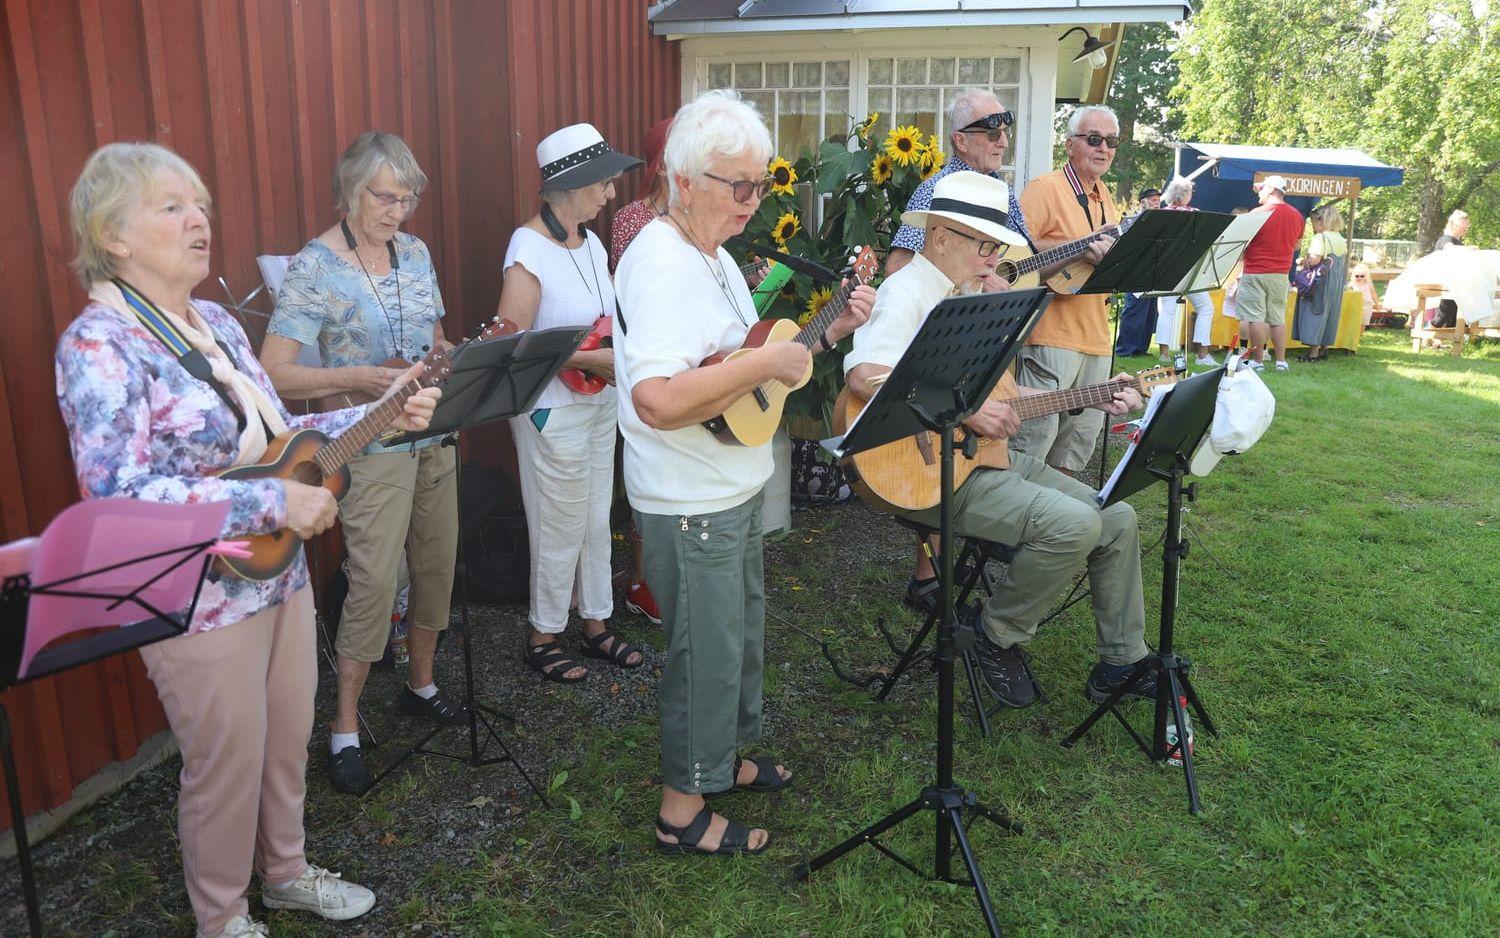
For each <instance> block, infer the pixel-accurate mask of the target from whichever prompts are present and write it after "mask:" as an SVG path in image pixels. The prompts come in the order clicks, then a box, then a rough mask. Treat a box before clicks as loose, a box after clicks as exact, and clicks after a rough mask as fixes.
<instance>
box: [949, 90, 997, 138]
mask: <svg viewBox="0 0 1500 938" xmlns="http://www.w3.org/2000/svg"><path fill="white" fill-rule="evenodd" d="M999 103H1000V99H999V98H997V97H995V93H994V92H993V91H990V90H988V89H986V88H965V89H964V90H963V91H960V92H959V93H958V97H956V98H954V99H953V103H952V104H950V105H948V133H950V134H952V133H957V132H958V131H960V130H963V129H964V128H965V127H967V126H969V125H970V124H972V123H974V115H975V113H976V112H978V110H979V106H980V105H981V104H999Z"/></svg>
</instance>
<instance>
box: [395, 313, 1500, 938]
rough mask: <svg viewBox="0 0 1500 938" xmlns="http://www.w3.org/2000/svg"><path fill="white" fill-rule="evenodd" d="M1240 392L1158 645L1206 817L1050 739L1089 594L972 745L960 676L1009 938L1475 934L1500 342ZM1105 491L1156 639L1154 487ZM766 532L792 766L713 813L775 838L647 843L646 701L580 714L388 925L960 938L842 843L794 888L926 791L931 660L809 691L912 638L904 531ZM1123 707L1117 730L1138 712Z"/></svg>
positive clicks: (975, 926) (1486, 751)
mask: <svg viewBox="0 0 1500 938" xmlns="http://www.w3.org/2000/svg"><path fill="white" fill-rule="evenodd" d="M1152 363H1154V357H1153V358H1152V359H1151V360H1150V361H1149V362H1148V361H1147V360H1146V359H1138V360H1133V361H1127V362H1125V363H1124V365H1123V367H1128V368H1140V367H1145V366H1146V365H1147V364H1152ZM1266 382H1267V384H1268V385H1269V386H1270V387H1271V389H1272V390H1273V392H1274V393H1275V394H1276V396H1277V416H1276V421H1275V423H1274V425H1273V426H1272V428H1271V430H1270V431H1269V433H1268V434H1267V435H1266V437H1265V438H1264V439H1263V440H1262V441H1261V442H1260V443H1259V445H1257V446H1256V447H1255V448H1254V449H1253V450H1252V451H1251V452H1249V453H1247V454H1245V455H1243V456H1240V457H1236V458H1232V459H1227V460H1225V461H1224V462H1223V463H1222V464H1221V466H1220V468H1219V469H1218V470H1217V471H1215V472H1214V474H1213V475H1212V476H1210V477H1209V478H1207V479H1204V480H1201V481H1200V483H1199V486H1198V488H1199V497H1198V500H1197V502H1196V504H1193V505H1191V506H1190V509H1191V510H1190V513H1189V514H1188V516H1187V533H1188V535H1189V537H1190V540H1191V542H1192V548H1191V552H1190V554H1189V556H1188V558H1187V560H1186V562H1185V565H1184V567H1183V574H1182V601H1181V609H1180V613H1179V617H1178V648H1179V650H1180V651H1182V652H1183V653H1185V654H1187V655H1189V656H1190V657H1191V658H1192V659H1193V661H1194V669H1193V675H1194V679H1195V684H1196V686H1197V688H1198V690H1199V692H1200V693H1201V694H1202V696H1203V697H1204V700H1205V702H1206V704H1207V706H1208V708H1209V710H1210V713H1211V714H1212V716H1213V717H1214V718H1215V720H1216V722H1217V723H1218V724H1219V726H1220V727H1221V729H1222V731H1223V734H1224V735H1223V736H1222V737H1221V738H1219V739H1213V738H1209V737H1208V736H1207V734H1206V733H1204V732H1202V729H1201V727H1200V728H1199V732H1198V734H1197V749H1196V754H1197V758H1198V777H1199V783H1200V786H1201V789H1202V795H1203V801H1204V806H1205V811H1204V813H1203V814H1202V815H1201V816H1199V817H1191V816H1189V815H1188V813H1187V811H1186V798H1185V794H1184V791H1183V785H1182V779H1181V773H1180V772H1178V771H1176V770H1170V769H1166V768H1163V767H1159V766H1156V765H1153V764H1151V763H1149V762H1147V761H1146V760H1145V758H1144V757H1143V756H1142V755H1141V754H1140V753H1139V752H1138V750H1136V748H1135V747H1134V745H1133V744H1132V743H1131V742H1130V741H1129V739H1128V738H1127V737H1126V736H1125V735H1124V734H1123V732H1122V731H1121V730H1120V729H1119V727H1117V726H1115V725H1114V724H1113V722H1112V721H1106V722H1104V723H1101V724H1100V725H1099V726H1097V727H1096V728H1095V730H1094V731H1093V732H1092V733H1091V734H1090V735H1089V736H1088V737H1087V738H1086V740H1085V741H1084V742H1083V743H1081V744H1080V745H1079V746H1078V747H1076V748H1074V749H1071V750H1069V749H1063V748H1061V747H1060V746H1059V745H1058V743H1059V740H1060V739H1061V737H1062V736H1063V735H1064V734H1065V733H1066V732H1067V730H1068V729H1070V728H1071V727H1072V726H1074V725H1076V724H1077V723H1078V722H1079V721H1081V720H1082V719H1083V718H1084V716H1085V715H1086V714H1087V713H1088V711H1089V705H1088V704H1087V702H1086V701H1085V700H1084V698H1083V695H1082V693H1081V689H1082V683H1083V680H1084V677H1085V675H1086V673H1087V670H1088V668H1089V666H1090V664H1091V662H1092V660H1093V628H1092V621H1091V617H1090V615H1089V612H1088V604H1087V602H1084V603H1080V604H1077V605H1076V606H1074V607H1073V608H1071V609H1070V610H1068V611H1067V612H1066V613H1064V614H1063V615H1061V616H1059V617H1058V618H1057V619H1056V620H1054V621H1053V622H1051V623H1049V624H1048V625H1046V626H1045V627H1044V629H1043V630H1042V632H1041V634H1040V635H1039V637H1038V639H1037V641H1036V642H1035V643H1034V644H1033V646H1032V650H1033V654H1034V662H1035V666H1036V667H1037V669H1038V673H1039V676H1040V677H1041V680H1042V681H1043V683H1044V685H1045V687H1046V688H1047V690H1048V691H1049V693H1050V695H1051V702H1050V703H1048V704H1046V705H1044V706H1040V707H1035V708H1032V709H1030V710H1027V711H1022V712H1003V713H1001V714H1000V715H998V716H997V717H996V718H995V720H994V727H995V733H994V735H993V736H992V738H990V739H988V740H984V739H981V738H980V735H979V733H978V730H977V727H976V725H975V723H974V720H973V719H972V714H971V712H970V711H969V709H968V707H969V702H968V695H967V692H966V691H965V690H964V689H962V687H961V688H960V692H959V720H958V755H957V774H958V776H959V779H960V780H961V781H962V782H963V783H965V784H966V785H968V786H969V787H970V788H971V789H972V790H973V791H975V792H977V793H979V795H980V796H981V797H982V798H983V799H984V800H986V801H987V802H989V803H990V804H992V805H994V806H997V807H998V806H1001V805H1005V806H1008V807H1009V808H1010V810H1012V811H1013V812H1014V813H1015V815H1016V816H1017V817H1019V818H1021V819H1022V821H1023V822H1024V824H1025V827H1026V829H1025V833H1024V834H1023V835H1021V836H1014V835H1010V834H1006V833H1004V832H1002V831H1000V830H999V829H998V828H995V827H993V826H992V825H989V824H987V823H986V822H984V821H978V822H975V824H974V826H973V827H972V829H971V834H972V837H973V840H974V844H975V848H976V851H977V854H978V857H979V860H980V863H981V865H982V867H983V870H984V875H985V879H986V881H987V883H988V885H989V889H990V893H991V895H992V897H993V899H994V902H995V904H996V907H997V909H998V911H999V914H1000V917H1001V920H1002V923H1003V924H1004V925H1005V927H1006V928H1007V930H1008V931H1010V932H1011V933H1013V934H1042V935H1045V934H1087V935H1115V934H1131V935H1136V934H1140V935H1187V934H1191V935H1199V934H1206V935H1220V934H1223V935H1231V934H1233V935H1247V934H1254V935H1261V934H1269V935H1311V934H1316V935H1407V934H1413V935H1494V934H1497V933H1500V886H1497V882H1500V836H1497V834H1500V831H1497V818H1500V723H1497V715H1500V638H1497V624H1500V590H1497V586H1500V549H1497V548H1500V353H1497V349H1496V347H1495V346H1494V345H1493V344H1492V345H1489V346H1487V347H1485V346H1481V347H1479V348H1477V349H1473V350H1471V352H1470V353H1469V354H1468V355H1467V356H1466V357H1465V358H1463V359H1462V360H1457V359H1453V358H1451V357H1449V356H1448V355H1447V354H1446V353H1442V354H1439V353H1434V352H1430V351H1428V352H1423V353H1422V354H1421V355H1414V354H1413V353H1412V352H1411V350H1410V345H1409V343H1408V342H1407V340H1406V339H1405V336H1404V334H1402V333H1395V334H1383V333H1380V332H1372V333H1370V334H1369V335H1367V337H1366V339H1365V342H1364V347H1363V350H1362V351H1361V352H1360V353H1359V354H1358V355H1357V356H1353V357H1349V356H1340V357H1337V358H1336V359H1335V360H1333V361H1331V362H1329V363H1327V364H1323V365H1318V366H1309V365H1302V366H1300V367H1297V366H1294V370H1293V371H1292V372H1290V373H1289V374H1270V373H1268V374H1267V375H1266ZM1117 456H1118V453H1115V454H1113V455H1112V458H1117ZM1132 502H1133V504H1134V505H1135V506H1136V508H1137V511H1138V513H1139V515H1140V523H1141V531H1142V540H1143V542H1144V543H1145V544H1146V545H1147V546H1146V555H1145V558H1144V570H1145V581H1146V597H1147V619H1148V623H1149V626H1148V638H1154V635H1155V630H1156V625H1155V621H1156V620H1155V616H1156V614H1157V605H1158V597H1159V590H1160V568H1161V557H1160V546H1159V540H1160V534H1161V530H1162V524H1163V519H1164V514H1165V495H1164V489H1163V488H1161V487H1157V488H1156V489H1153V490H1149V491H1147V492H1143V493H1141V494H1139V495H1137V496H1135V497H1134V498H1133V499H1132ZM794 523H795V524H796V525H797V529H796V531H795V532H794V534H793V536H791V537H789V538H787V539H785V540H784V541H782V542H780V543H778V544H776V545H774V546H773V547H772V549H771V550H770V551H769V554H768V563H767V584H768V588H769V605H770V609H771V612H772V617H771V618H770V620H769V622H768V625H767V640H766V645H767V708H768V714H769V717H770V719H769V720H768V728H769V731H770V732H769V734H768V737H767V739H766V740H765V741H764V742H765V748H766V750H767V751H771V752H774V753H775V754H776V755H777V756H778V757H779V758H782V759H784V760H785V761H786V763H787V764H788V765H789V766H791V767H792V768H793V769H794V770H795V771H796V772H797V779H796V785H795V787H794V788H792V789H791V790H790V791H788V792H786V793H783V794H781V795H777V796H770V797H768V796H756V795H747V794H738V795H734V796H731V797H726V798H724V799H723V800H721V801H718V802H716V804H717V806H718V807H719V809H720V810H722V811H723V812H724V813H726V814H728V815H730V816H731V817H733V818H735V819H736V820H740V821H743V822H745V823H747V824H751V825H763V826H765V827H767V828H769V829H770V830H771V831H772V836H773V846H772V849H771V850H769V851H768V852H767V853H766V854H765V855H763V856H761V857H758V858H746V859H738V860H734V861H724V860H718V859H708V858H691V859H669V858H663V857H659V856H658V855H657V854H656V853H655V851H654V850H652V849H651V844H652V833H651V821H652V818H653V816H654V814H655V811H656V806H657V799H658V789H657V788H656V784H657V782H656V771H657V768H656V767H657V753H656V725H655V722H654V720H650V719H645V718H643V719H641V720H640V721H638V722H636V723H634V724H631V725H628V726H626V727H625V728H624V729H623V730H621V731H619V732H598V731H595V730H593V729H592V728H591V727H589V726H588V725H583V724H579V725H575V726H572V727H571V728H570V729H567V730H564V729H561V728H559V729H558V732H559V733H562V732H573V733H577V734H581V735H584V736H588V735H592V736H593V739H592V742H591V744H590V747H589V748H588V749H587V750H586V751H588V752H590V753H591V755H590V756H589V757H588V759H587V761H585V762H583V763H582V764H579V765H576V766H571V767H569V769H568V778H567V779H566V781H565V782H562V783H561V784H560V785H559V786H558V793H559V797H558V798H557V799H556V801H557V803H558V805H559V806H558V807H557V808H554V809H553V810H550V811H547V810H542V809H540V808H536V809H535V810H532V811H531V813H530V816H529V818H528V820H527V823H526V826H525V832H524V835H523V836H522V837H520V838H517V839H514V840H507V841H506V842H502V843H490V844H485V845H481V846H479V847H477V848H476V849H475V850H474V852H472V853H470V854H465V855H460V856H455V857H454V861H453V863H452V865H451V866H448V867H445V868H439V869H432V870H429V871H427V872H426V874H425V880H424V883H423V886H422V887H421V888H420V889H418V890H416V892H417V894H418V895H420V896H423V897H424V898H420V899H415V900H412V901H410V902H409V903H408V904H407V907H406V908H405V909H404V910H403V919H404V920H405V921H406V922H408V923H410V924H413V925H420V926H423V927H424V929H425V928H429V927H436V928H440V929H449V930H454V931H459V932H463V933H470V934H479V935H512V934H516V935H530V934H537V935H540V934H549V933H550V934H576V935H669V934H670V935H831V936H853V935H913V936H915V935H923V936H925V935H945V934H947V935H972V934H978V933H980V931H981V921H980V919H979V916H978V912H977V909H976V906H975V902H974V899H973V894H972V892H971V891H969V890H967V889H965V888H962V887H955V886H950V885H943V884H934V883H931V882H926V881H923V880H921V879H919V878H917V877H915V876H912V875H911V874H910V873H908V872H907V871H905V870H903V869H902V868H900V867H898V866H897V865H895V864H894V863H891V862H890V861H889V860H887V859H885V858H883V857H881V856H880V855H879V854H878V853H876V852H875V851H874V850H872V849H871V848H869V847H862V848H860V849H858V850H856V851H855V852H854V853H852V854H850V855H848V856H847V857H845V858H844V859H842V860H840V861H839V862H837V863H835V864H833V865H832V866H830V867H828V868H826V869H824V870H822V871H820V872H818V873H817V874H815V875H814V876H813V877H812V878H811V880H810V881H808V882H806V883H797V882H793V881H792V880H791V878H790V871H791V869H792V867H793V866H794V865H795V864H796V863H797V862H799V861H801V860H803V859H806V858H808V857H810V856H812V855H814V854H815V853H816V852H818V851H820V850H821V849H823V848H825V847H827V846H830V845H832V844H833V843H835V842H836V841H838V840H839V839H842V838H843V837H844V836H846V835H848V834H851V833H853V832H854V831H856V830H857V829H858V828H860V827H862V826H863V825H865V824H866V823H868V822H870V821H872V820H874V819H875V818H877V817H878V816H880V815H882V814H884V813H885V812H886V811H888V810H890V809H892V808H893V807H895V806H897V805H900V804H902V803H904V802H906V801H907V800H909V799H911V798H913V797H915V796H916V795H917V793H918V792H919V791H920V790H921V788H922V786H923V785H924V784H927V783H928V782H929V781H931V779H932V777H933V757H934V753H935V739H934V726H935V718H936V705H935V702H934V687H935V682H934V681H933V679H932V677H931V674H930V672H929V671H927V670H926V669H920V670H919V671H918V672H917V673H916V674H915V675H913V677H912V678H910V679H908V680H907V681H906V682H904V683H903V684H902V685H901V686H900V688H899V689H898V691H897V692H896V693H895V694H894V695H893V698H892V700H891V701H890V702H888V703H875V702H872V701H871V700H870V699H869V695H868V694H867V693H865V692H862V691H859V690H856V689H853V688H851V687H849V686H848V685H846V684H842V683H840V682H838V681H837V680H836V679H834V678H833V677H832V676H831V674H830V672H829V670H828V668H827V666H826V665H825V664H824V662H823V661H822V659H821V657H820V655H819V652H818V649H817V646H816V645H815V644H814V642H813V641H812V640H811V638H820V639H823V640H826V641H828V642H829V643H830V645H831V646H832V647H834V648H835V650H836V651H837V653H838V654H839V655H840V656H841V658H842V660H844V661H845V662H846V663H847V664H848V666H849V667H850V668H852V669H862V670H867V669H869V668H871V667H875V666H878V665H880V664H882V663H888V662H889V660H890V656H889V655H888V654H887V653H886V650H885V648H884V646H883V644H882V643H881V641H880V639H879V638H878V636H877V634H876V632H875V630H874V627H873V625H872V623H873V621H874V619H875V618H876V617H877V616H883V617H884V618H885V620H886V622H887V623H888V624H889V625H890V626H891V627H892V628H893V629H895V630H897V631H899V632H901V633H902V634H905V633H906V632H907V631H908V630H909V629H911V628H913V627H915V625H916V623H915V619H914V617H913V616H912V615H911V614H909V613H907V612H905V611H904V610H903V609H902V607H901V606H900V604H899V601H898V600H899V596H900V591H901V588H902V586H903V585H904V583H905V579H906V576H907V573H908V572H909V566H908V560H907V558H908V557H909V550H908V549H907V545H906V542H905V540H903V538H902V536H901V535H900V533H899V532H896V531H895V530H894V525H892V524H891V523H890V522H888V521H886V520H884V519H882V518H880V517H878V516H875V515H874V514H873V513H872V512H870V511H869V510H867V509H864V508H863V507H861V506H843V507H839V508H832V509H821V510H816V511H809V512H800V513H798V514H797V515H796V517H795V520H794ZM551 705H552V706H554V707H555V706H560V704H559V703H557V702H555V701H554V702H553V703H552V704H551ZM1133 715H1134V716H1135V718H1136V720H1137V724H1138V725H1139V726H1141V727H1143V728H1144V726H1145V724H1146V722H1147V720H1148V716H1149V708H1148V707H1146V706H1137V707H1135V708H1134V713H1133ZM533 718H536V719H542V718H546V719H548V720H555V721H556V722H557V723H558V724H563V723H567V722H568V720H567V715H566V714H551V715H542V714H538V715H533ZM569 797H572V798H574V799H576V801H577V802H578V805H579V809H580V810H579V811H578V812H571V811H570V809H569V804H568V800H567V799H568V798H569ZM575 813H576V814H577V816H576V817H574V816H573V814H575ZM931 832H932V821H931V818H930V816H922V817H920V818H919V819H916V820H913V821H909V822H908V823H907V824H905V825H904V826H903V827H902V828H900V829H899V831H898V832H896V833H895V835H894V836H892V837H891V838H890V843H891V844H892V845H893V846H894V847H896V848H897V849H899V850H901V851H902V852H904V853H905V854H906V855H907V856H908V857H910V858H912V859H913V860H914V861H915V862H917V863H918V864H919V865H924V866H925V865H928V864H930V861H931V852H932V833H931Z"/></svg>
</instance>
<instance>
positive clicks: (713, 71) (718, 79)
mask: <svg viewBox="0 0 1500 938" xmlns="http://www.w3.org/2000/svg"><path fill="white" fill-rule="evenodd" d="M708 87H710V88H728V87H729V63H728V62H715V63H713V64H712V65H710V66H709V67H708Z"/></svg>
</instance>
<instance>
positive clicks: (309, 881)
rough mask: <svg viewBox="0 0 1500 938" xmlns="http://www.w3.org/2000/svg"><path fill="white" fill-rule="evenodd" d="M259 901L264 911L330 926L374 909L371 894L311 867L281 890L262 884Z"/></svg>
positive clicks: (319, 868) (363, 888)
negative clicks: (300, 915) (311, 916)
mask: <svg viewBox="0 0 1500 938" xmlns="http://www.w3.org/2000/svg"><path fill="white" fill-rule="evenodd" d="M260 897H261V902H263V903H265V906H266V908H268V909H297V910H300V911H303V912H313V913H316V914H317V915H320V916H322V917H323V918H326V919H328V920H329V921H332V922H343V921H347V920H348V919H351V918H359V917H360V916H361V915H364V914H365V913H366V912H368V911H370V910H371V909H372V908H374V907H375V894H374V893H373V892H371V891H370V890H368V889H366V888H365V887H363V886H356V885H355V884H354V883H346V882H344V881H343V880H342V879H340V878H339V874H337V873H334V872H332V871H330V870H325V869H323V868H322V867H317V866H312V865H309V866H308V867H307V872H305V873H303V874H302V876H301V878H299V879H298V880H297V881H296V882H294V883H292V884H291V885H289V886H287V887H285V888H282V887H278V886H273V885H271V884H270V883H263V884H262V886H261V891H260ZM246 934H253V933H251V932H247V933H246Z"/></svg>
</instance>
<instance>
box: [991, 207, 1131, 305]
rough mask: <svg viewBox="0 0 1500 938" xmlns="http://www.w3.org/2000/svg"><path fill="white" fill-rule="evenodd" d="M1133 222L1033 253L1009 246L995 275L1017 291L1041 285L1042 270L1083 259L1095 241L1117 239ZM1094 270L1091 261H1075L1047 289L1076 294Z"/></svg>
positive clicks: (1124, 221)
mask: <svg viewBox="0 0 1500 938" xmlns="http://www.w3.org/2000/svg"><path fill="white" fill-rule="evenodd" d="M1134 222H1135V217H1134V216H1131V217H1128V218H1122V219H1120V223H1119V224H1117V225H1108V226H1106V227H1104V228H1102V229H1100V230H1099V231H1095V232H1091V233H1090V234H1087V235H1084V236H1083V237H1082V238H1079V239H1078V240H1076V241H1069V242H1068V243H1066V244H1059V245H1057V246H1056V247H1050V248H1048V249H1047V250H1045V251H1037V252H1036V253H1034V254H1033V253H1032V252H1031V250H1030V249H1029V248H1026V247H1010V248H1008V249H1007V250H1006V252H1005V257H1003V258H1002V259H1001V260H1000V263H998V264H996V265H995V275H996V276H998V277H1004V278H1005V279H1006V280H1008V281H1010V285H1011V288H1012V289H1014V290H1030V289H1033V288H1034V287H1038V286H1040V285H1041V282H1042V281H1041V271H1042V269H1043V268H1046V267H1051V266H1052V265H1054V264H1059V263H1062V262H1063V261H1067V260H1070V259H1072V258H1076V257H1081V256H1082V255H1084V254H1086V253H1088V249H1089V246H1090V245H1092V244H1093V243H1094V242H1095V241H1098V240H1099V239H1100V238H1105V237H1109V238H1118V237H1120V236H1121V235H1123V234H1124V233H1125V232H1127V231H1129V230H1130V226H1131V224H1132V223H1134ZM1094 267H1095V265H1094V264H1092V263H1090V262H1089V261H1073V262H1072V263H1070V264H1067V265H1066V266H1064V267H1063V268H1061V269H1060V270H1058V271H1057V272H1056V273H1054V274H1053V275H1052V276H1050V277H1048V278H1047V287H1048V288H1049V289H1050V290H1052V292H1053V293H1060V294H1062V295H1064V296H1069V295H1072V294H1074V293H1077V292H1078V291H1079V289H1080V288H1081V287H1082V286H1083V284H1084V283H1085V281H1087V280H1088V279H1089V275H1091V274H1092V273H1093V272H1094Z"/></svg>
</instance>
